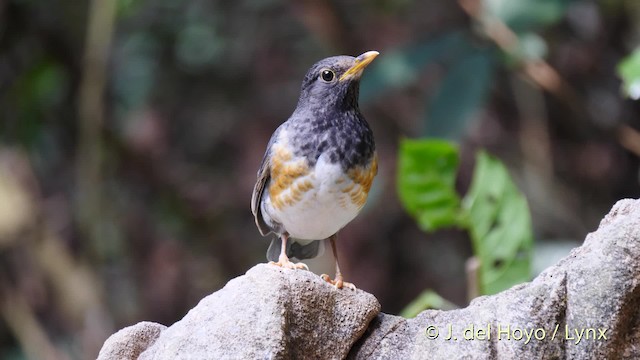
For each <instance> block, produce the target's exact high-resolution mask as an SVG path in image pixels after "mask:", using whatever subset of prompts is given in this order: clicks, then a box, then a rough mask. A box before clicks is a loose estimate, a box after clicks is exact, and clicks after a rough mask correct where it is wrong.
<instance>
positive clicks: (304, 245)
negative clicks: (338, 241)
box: [267, 236, 324, 261]
mask: <svg viewBox="0 0 640 360" xmlns="http://www.w3.org/2000/svg"><path fill="white" fill-rule="evenodd" d="M281 248H282V240H281V239H280V238H279V237H277V236H276V237H274V238H273V239H272V240H271V245H269V249H268V250H267V260H269V261H278V258H279V257H280V249H281ZM323 253H324V241H322V240H298V239H293V238H289V241H287V256H288V257H289V258H290V259H291V258H296V259H298V260H304V259H312V258H314V257H316V256H320V255H322V254H323Z"/></svg>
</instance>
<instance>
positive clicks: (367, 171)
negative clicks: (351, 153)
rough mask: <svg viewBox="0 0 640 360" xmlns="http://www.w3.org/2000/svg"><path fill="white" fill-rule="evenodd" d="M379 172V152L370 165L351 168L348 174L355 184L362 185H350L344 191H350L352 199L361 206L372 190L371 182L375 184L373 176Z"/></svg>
mask: <svg viewBox="0 0 640 360" xmlns="http://www.w3.org/2000/svg"><path fill="white" fill-rule="evenodd" d="M377 173H378V154H374V156H373V160H372V161H371V163H370V164H369V165H368V166H361V167H356V168H355V169H352V170H349V173H348V176H349V178H350V179H351V180H352V181H353V183H354V184H357V185H360V186H358V187H355V188H354V187H353V186H348V187H347V188H345V189H344V190H343V192H345V193H348V194H349V196H350V197H351V201H352V202H353V203H354V204H356V205H357V206H358V208H361V207H363V206H364V203H365V202H366V201H367V195H369V190H371V184H373V178H374V177H375V176H376V174H377Z"/></svg>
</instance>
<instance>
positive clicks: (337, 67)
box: [297, 51, 379, 112]
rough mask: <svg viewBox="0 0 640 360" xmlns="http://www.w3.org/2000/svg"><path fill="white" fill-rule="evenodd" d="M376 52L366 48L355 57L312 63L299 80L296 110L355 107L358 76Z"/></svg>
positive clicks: (321, 110) (335, 57)
mask: <svg viewBox="0 0 640 360" xmlns="http://www.w3.org/2000/svg"><path fill="white" fill-rule="evenodd" d="M378 54H379V53H378V52H377V51H367V52H366V53H364V54H362V55H360V56H358V57H353V56H333V57H330V58H326V59H323V60H320V61H318V62H317V63H315V64H314V65H313V66H312V67H311V69H309V71H308V72H307V75H306V76H305V77H304V80H303V82H302V91H301V92H300V99H299V100H298V109H297V110H300V109H306V110H314V111H319V112H325V111H326V110H327V109H331V110H334V109H336V110H349V109H350V108H355V109H357V107H358V91H359V84H360V77H361V76H362V72H363V70H364V69H365V68H366V67H367V65H369V64H370V63H371V62H372V61H373V59H375V58H376V56H378Z"/></svg>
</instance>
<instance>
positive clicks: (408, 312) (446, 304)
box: [400, 289, 458, 319]
mask: <svg viewBox="0 0 640 360" xmlns="http://www.w3.org/2000/svg"><path fill="white" fill-rule="evenodd" d="M457 308H458V307H457V306H456V305H455V304H453V303H452V302H450V301H448V300H447V299H445V298H443V297H442V296H440V295H438V293H436V292H435V291H433V290H431V289H427V290H425V291H423V292H422V293H421V294H420V295H418V297H417V298H415V300H413V301H412V302H410V303H409V305H407V306H406V307H405V308H404V309H402V311H401V312H400V316H402V317H404V318H407V319H410V318H414V317H416V316H418V314H420V313H421V312H423V311H424V310H428V309H438V310H453V309H457Z"/></svg>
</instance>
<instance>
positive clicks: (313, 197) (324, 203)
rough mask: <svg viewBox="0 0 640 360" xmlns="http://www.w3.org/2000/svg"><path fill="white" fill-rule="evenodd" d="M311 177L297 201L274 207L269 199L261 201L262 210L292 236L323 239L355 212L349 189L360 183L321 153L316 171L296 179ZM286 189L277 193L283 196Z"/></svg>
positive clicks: (350, 218)
mask: <svg viewBox="0 0 640 360" xmlns="http://www.w3.org/2000/svg"><path fill="white" fill-rule="evenodd" d="M305 181H310V182H311V184H312V185H313V186H312V188H311V189H310V190H307V191H306V192H304V194H303V195H302V197H301V198H300V200H299V201H296V202H294V203H293V204H292V205H290V206H280V207H279V208H276V207H275V206H274V205H273V203H272V201H271V200H272V199H270V198H267V199H265V200H266V201H265V202H264V203H263V205H264V206H263V211H264V212H266V214H267V215H268V216H270V217H271V218H272V219H273V220H275V221H276V222H278V223H281V224H282V225H283V226H284V228H285V229H286V231H287V232H288V233H289V235H291V236H292V237H294V238H297V239H304V240H322V239H326V238H328V237H329V236H331V235H333V234H335V233H336V232H338V230H340V229H342V228H343V227H344V226H345V225H347V224H348V223H349V222H350V221H351V220H353V218H355V217H356V215H358V212H359V211H360V206H358V205H356V204H354V203H353V201H352V200H351V197H350V195H349V191H346V192H345V191H344V190H345V189H349V188H350V189H353V188H354V187H358V186H359V185H357V184H354V183H353V182H352V181H351V179H349V178H348V177H347V176H345V175H343V174H342V171H341V169H340V165H338V164H330V163H329V162H328V161H326V160H325V157H324V156H321V157H320V158H319V159H318V162H317V164H316V167H315V171H312V172H311V173H309V174H308V175H305V176H304V177H302V178H299V179H297V180H296V182H302V183H304V182H305ZM288 192H289V190H285V191H283V192H282V193H281V194H280V195H279V196H284V197H286V196H287V195H289V194H288Z"/></svg>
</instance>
